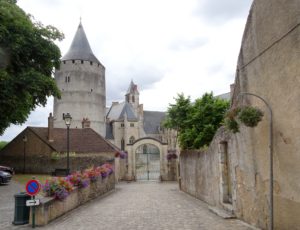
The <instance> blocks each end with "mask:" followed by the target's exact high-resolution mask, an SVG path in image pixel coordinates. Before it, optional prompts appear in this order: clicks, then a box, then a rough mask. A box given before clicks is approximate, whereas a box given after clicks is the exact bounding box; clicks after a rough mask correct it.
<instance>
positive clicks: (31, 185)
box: [26, 180, 41, 196]
mask: <svg viewBox="0 0 300 230" xmlns="http://www.w3.org/2000/svg"><path fill="white" fill-rule="evenodd" d="M40 189H41V185H40V183H39V182H38V181H37V180H30V181H28V182H27V184H26V192H27V194H28V195H30V196H35V195H36V194H37V193H38V192H39V191H40Z"/></svg>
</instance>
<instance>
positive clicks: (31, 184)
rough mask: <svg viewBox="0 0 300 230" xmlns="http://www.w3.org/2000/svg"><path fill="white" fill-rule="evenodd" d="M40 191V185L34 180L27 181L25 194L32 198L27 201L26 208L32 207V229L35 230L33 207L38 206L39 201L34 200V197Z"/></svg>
mask: <svg viewBox="0 0 300 230" xmlns="http://www.w3.org/2000/svg"><path fill="white" fill-rule="evenodd" d="M40 189H41V185H40V183H39V182H38V181H37V180H35V179H32V180H30V181H28V182H27V184H26V192H27V194H28V195H30V196H31V198H32V199H31V200H28V202H26V205H27V206H32V209H31V210H32V228H35V206H36V205H39V204H40V201H39V200H36V199H35V195H36V194H38V192H39V191H40Z"/></svg>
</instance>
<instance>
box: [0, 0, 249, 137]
mask: <svg viewBox="0 0 300 230" xmlns="http://www.w3.org/2000/svg"><path fill="white" fill-rule="evenodd" d="M242 2H243V3H237V2H236V1H233V0H222V1H221V2H220V1H218V0H203V1H201V2H199V1H198V0H188V1H182V0H163V1H162V0H142V1H141V0H127V1H123V0H109V1H105V0H85V1H83V0H72V1H71V0H69V1H68V0H64V1H63V0H43V1H40V0H19V1H18V5H19V6H20V7H21V8H22V9H24V10H25V11H26V12H27V13H30V14H32V15H34V17H35V19H36V20H39V21H41V22H42V23H44V24H45V25H47V24H51V25H53V26H55V27H57V28H58V29H60V30H61V31H63V32H64V34H65V40H64V41H62V42H60V43H57V44H58V46H59V47H60V49H61V52H62V55H64V54H65V53H66V52H67V50H68V49H69V47H70V44H71V42H72V39H73V36H74V34H75V32H76V29H77V26H78V24H79V18H80V17H82V23H83V26H84V29H85V32H86V34H87V37H88V40H89V42H90V45H91V48H92V50H93V52H94V54H95V55H96V56H97V58H98V59H99V60H100V61H101V62H102V64H103V65H104V66H105V67H106V92H107V105H108V106H109V105H110V103H111V102H112V101H118V100H123V99H124V94H125V92H126V90H127V88H128V86H129V83H130V81H131V79H132V80H133V81H134V82H135V83H137V84H138V87H139V90H140V97H141V98H140V103H143V104H144V108H145V109H146V110H160V111H164V110H166V108H167V107H168V104H169V103H171V102H173V98H174V97H176V95H177V93H181V92H183V93H184V94H185V95H186V96H188V95H189V96H191V98H192V99H195V98H197V97H200V96H201V95H202V94H203V93H204V92H210V91H213V92H214V93H215V94H220V93H225V92H228V91H229V84H230V83H232V82H233V80H234V74H235V67H236V60H237V55H238V51H239V47H240V42H241V37H242V33H243V28H244V25H245V22H246V17H247V13H248V11H249V9H250V4H251V2H252V1H251V0H243V1H242ZM52 103H53V102H52V100H50V101H49V103H48V104H47V107H46V108H38V109H37V110H36V111H34V112H33V113H32V114H31V115H30V117H29V119H28V122H27V123H26V124H25V125H24V126H22V127H17V126H12V127H10V128H8V129H7V131H6V132H5V134H4V135H3V136H2V137H0V140H10V139H12V138H13V137H14V136H16V135H17V134H18V133H19V132H20V130H22V129H23V128H24V127H25V126H27V125H38V126H46V125H47V116H48V114H49V112H51V111H52Z"/></svg>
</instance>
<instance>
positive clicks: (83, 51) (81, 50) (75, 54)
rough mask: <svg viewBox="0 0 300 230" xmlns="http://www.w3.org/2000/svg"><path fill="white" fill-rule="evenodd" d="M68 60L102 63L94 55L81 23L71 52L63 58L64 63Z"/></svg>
mask: <svg viewBox="0 0 300 230" xmlns="http://www.w3.org/2000/svg"><path fill="white" fill-rule="evenodd" d="M67 60H83V61H93V62H97V63H100V62H99V61H98V59H97V58H96V57H95V55H94V54H93V51H92V49H91V47H90V44H89V41H88V40H87V37H86V35H85V32H84V29H83V26H82V24H81V22H80V23H79V26H78V29H77V32H76V34H75V36H74V38H73V41H72V44H71V47H70V49H69V51H68V52H67V53H66V54H65V56H63V58H62V61H67Z"/></svg>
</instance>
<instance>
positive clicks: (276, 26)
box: [228, 0, 300, 229]
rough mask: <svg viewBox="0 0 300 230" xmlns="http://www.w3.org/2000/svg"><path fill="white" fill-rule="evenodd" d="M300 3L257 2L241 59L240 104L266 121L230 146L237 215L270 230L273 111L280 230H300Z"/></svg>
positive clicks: (244, 131)
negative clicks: (260, 112) (253, 108)
mask: <svg viewBox="0 0 300 230" xmlns="http://www.w3.org/2000/svg"><path fill="white" fill-rule="evenodd" d="M299 12H300V4H299V1H298V0H280V1H269V0H255V1H254V2H253V5H252V8H251V11H250V15H249V17H248V21H247V24H246V28H245V32H244V36H243V41H242V46H241V51H240V55H239V58H238V65H237V70H238V71H237V74H236V82H235V84H236V87H235V89H234V95H235V96H234V97H233V102H234V104H247V105H252V106H256V107H259V108H260V109H261V110H263V112H264V114H265V115H264V118H263V120H262V121H261V122H260V123H259V125H258V126H257V127H256V128H254V129H251V128H246V127H242V128H241V131H240V133H238V134H237V135H233V136H232V138H231V140H230V141H229V142H228V149H229V150H228V151H229V152H230V153H231V154H232V155H233V159H234V161H235V162H234V163H233V164H234V174H235V177H236V180H237V182H236V185H237V186H236V193H237V196H238V198H239V202H237V204H236V214H237V216H238V217H240V218H243V219H244V220H246V221H247V222H249V223H251V224H255V225H257V226H259V227H261V228H267V225H268V221H269V214H268V210H269V202H268V198H269V187H268V186H269V182H270V181H269V178H270V177H269V162H270V160H269V122H270V115H269V112H268V110H267V108H266V106H265V105H264V103H262V101H261V100H259V99H258V98H255V97H253V96H244V98H243V100H241V99H240V100H238V99H239V98H238V94H239V93H240V92H249V93H254V94H257V95H259V96H261V97H263V98H264V99H265V100H266V101H267V102H268V104H269V105H270V107H271V108H272V111H273V128H274V129H273V136H272V137H273V143H274V144H273V148H274V152H273V161H274V164H273V167H274V224H275V229H300V227H299V226H300V219H299V215H300V184H299V183H298V181H299V175H300V167H299V162H300V155H299V151H300V141H299V140H300V139H299V137H298V136H299V130H300V117H299V115H298V114H299V111H300V104H299V98H300V91H299V83H300V78H299V76H300V66H299V59H300V40H299V37H300V27H299V25H300V23H299V22H300V21H299V15H300V14H299Z"/></svg>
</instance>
